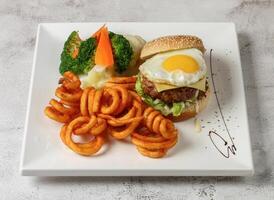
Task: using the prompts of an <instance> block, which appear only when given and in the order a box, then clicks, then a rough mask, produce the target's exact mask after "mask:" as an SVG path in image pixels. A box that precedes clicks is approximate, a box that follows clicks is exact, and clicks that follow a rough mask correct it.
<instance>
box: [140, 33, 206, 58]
mask: <svg viewBox="0 0 274 200" xmlns="http://www.w3.org/2000/svg"><path fill="white" fill-rule="evenodd" d="M189 48H196V49H199V50H200V51H201V52H202V53H204V52H205V50H206V49H205V48H204V45H203V42H202V40H201V39H200V38H198V37H196V36H191V35H173V36H164V37H160V38H157V39H154V40H152V41H150V42H147V43H146V44H145V46H144V47H143V49H142V51H141V55H140V57H141V59H142V60H144V59H147V58H150V57H152V56H153V55H155V54H157V53H163V52H166V51H172V50H177V49H189Z"/></svg>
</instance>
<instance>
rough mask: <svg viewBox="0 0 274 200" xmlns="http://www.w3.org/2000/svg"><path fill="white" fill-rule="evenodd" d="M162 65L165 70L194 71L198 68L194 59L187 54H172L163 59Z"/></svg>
mask: <svg viewBox="0 0 274 200" xmlns="http://www.w3.org/2000/svg"><path fill="white" fill-rule="evenodd" d="M163 67H164V69H165V70H167V71H174V70H182V71H184V72H186V73H194V72H196V71H198V70H199V65H198V63H197V61H196V60H195V59H193V58H192V57H191V56H187V55H174V56H171V57H169V58H167V59H165V60H164V62H163Z"/></svg>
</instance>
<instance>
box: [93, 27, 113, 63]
mask: <svg viewBox="0 0 274 200" xmlns="http://www.w3.org/2000/svg"><path fill="white" fill-rule="evenodd" d="M95 63H96V65H101V66H106V67H110V66H113V64H114V60H113V54H112V49H111V43H110V40H109V34H108V29H107V28H105V27H103V28H101V31H100V33H99V39H98V46H97V49H96V53H95Z"/></svg>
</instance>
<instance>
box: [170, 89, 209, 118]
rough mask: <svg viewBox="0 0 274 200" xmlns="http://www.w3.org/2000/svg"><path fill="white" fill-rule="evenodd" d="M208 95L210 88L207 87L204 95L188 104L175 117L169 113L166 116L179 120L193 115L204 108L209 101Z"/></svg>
mask: <svg viewBox="0 0 274 200" xmlns="http://www.w3.org/2000/svg"><path fill="white" fill-rule="evenodd" d="M209 96H210V89H209V87H208V89H207V91H206V94H205V96H204V97H203V98H202V99H200V100H198V102H196V103H195V104H192V105H191V106H189V107H188V108H187V109H186V110H185V111H184V112H182V114H181V115H179V116H176V117H175V116H173V115H172V114H169V115H168V116H167V118H168V119H170V120H171V121H173V122H179V121H185V120H187V119H190V118H192V117H195V116H196V115H197V114H198V113H200V112H201V111H202V110H204V109H205V108H206V106H207V104H208V101H209Z"/></svg>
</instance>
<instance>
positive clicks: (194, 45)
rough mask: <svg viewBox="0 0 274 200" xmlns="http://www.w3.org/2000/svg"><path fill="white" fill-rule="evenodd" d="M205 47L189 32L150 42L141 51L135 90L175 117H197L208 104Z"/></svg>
mask: <svg viewBox="0 0 274 200" xmlns="http://www.w3.org/2000/svg"><path fill="white" fill-rule="evenodd" d="M204 52H205V48H204V45H203V42H202V40H201V39H200V38H198V37H196V36H190V35H175V36H165V37H160V38H157V39H154V40H152V41H150V42H147V43H146V44H145V45H144V47H143V49H142V51H141V55H140V57H141V59H142V60H143V63H142V64H141V65H140V67H139V70H140V72H139V74H138V79H137V81H136V86H135V87H136V91H137V93H138V94H139V95H140V96H141V97H142V99H143V100H144V101H145V102H146V103H147V104H148V105H149V106H152V107H153V108H154V109H156V110H158V111H160V112H161V113H162V114H163V115H165V116H167V117H168V118H170V119H171V120H172V121H182V120H186V119H189V118H191V117H194V116H195V115H197V113H199V112H201V111H202V110H203V109H204V108H205V107H206V105H207V103H208V99H209V94H210V89H209V84H208V82H207V78H206V73H207V67H206V63H205V60H204V57H203V55H204Z"/></svg>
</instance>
